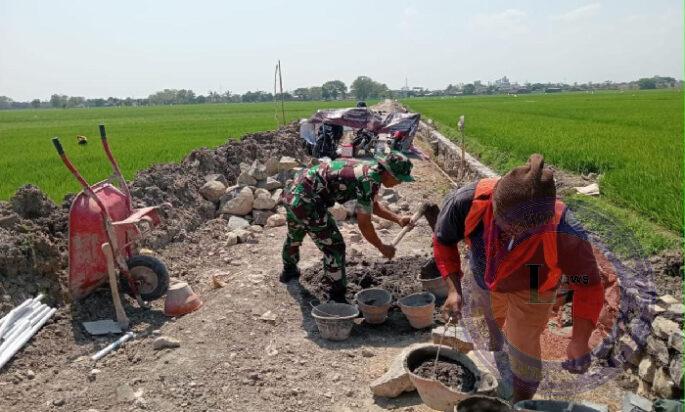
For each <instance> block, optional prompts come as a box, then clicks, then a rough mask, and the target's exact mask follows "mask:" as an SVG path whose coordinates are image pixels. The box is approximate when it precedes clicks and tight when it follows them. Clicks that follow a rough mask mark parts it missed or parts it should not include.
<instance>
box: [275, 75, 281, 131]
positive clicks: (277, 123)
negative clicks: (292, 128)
mask: <svg viewBox="0 0 685 412" xmlns="http://www.w3.org/2000/svg"><path fill="white" fill-rule="evenodd" d="M277 80H278V65H276V69H275V70H274V120H275V121H276V128H277V129H278V127H279V126H280V123H279V121H278V101H277V100H276V81H277Z"/></svg>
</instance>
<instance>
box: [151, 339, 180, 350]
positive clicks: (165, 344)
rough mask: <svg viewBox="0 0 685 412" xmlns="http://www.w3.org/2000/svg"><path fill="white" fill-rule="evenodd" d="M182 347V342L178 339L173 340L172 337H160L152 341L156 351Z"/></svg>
mask: <svg viewBox="0 0 685 412" xmlns="http://www.w3.org/2000/svg"><path fill="white" fill-rule="evenodd" d="M180 346H181V342H179V341H178V339H175V338H172V337H170V336H160V337H158V338H155V340H153V341H152V348H153V349H154V350H161V349H167V348H168V349H173V348H178V347H180Z"/></svg>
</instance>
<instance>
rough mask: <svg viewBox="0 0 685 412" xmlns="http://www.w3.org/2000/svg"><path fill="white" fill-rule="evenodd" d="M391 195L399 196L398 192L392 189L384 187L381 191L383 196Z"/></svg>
mask: <svg viewBox="0 0 685 412" xmlns="http://www.w3.org/2000/svg"><path fill="white" fill-rule="evenodd" d="M389 195H395V196H397V191H396V190H395V189H391V188H389V187H384V188H382V189H381V196H389Z"/></svg>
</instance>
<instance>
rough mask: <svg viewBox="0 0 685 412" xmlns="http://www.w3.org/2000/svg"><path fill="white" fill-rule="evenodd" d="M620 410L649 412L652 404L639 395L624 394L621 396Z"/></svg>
mask: <svg viewBox="0 0 685 412" xmlns="http://www.w3.org/2000/svg"><path fill="white" fill-rule="evenodd" d="M621 410H623V411H626V412H651V411H652V402H651V401H650V400H649V399H646V398H643V397H642V396H640V395H636V394H634V393H631V392H625V394H624V395H623V408H622V409H621Z"/></svg>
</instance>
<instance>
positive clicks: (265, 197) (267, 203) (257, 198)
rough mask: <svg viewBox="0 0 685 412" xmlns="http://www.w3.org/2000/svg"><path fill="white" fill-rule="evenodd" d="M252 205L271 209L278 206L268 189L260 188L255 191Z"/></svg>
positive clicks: (261, 208)
mask: <svg viewBox="0 0 685 412" xmlns="http://www.w3.org/2000/svg"><path fill="white" fill-rule="evenodd" d="M252 207H253V208H254V209H259V210H271V209H273V208H275V207H276V202H275V201H274V200H273V199H272V198H271V193H269V191H268V190H266V189H261V188H260V189H257V190H255V192H254V200H253V202H252Z"/></svg>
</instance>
